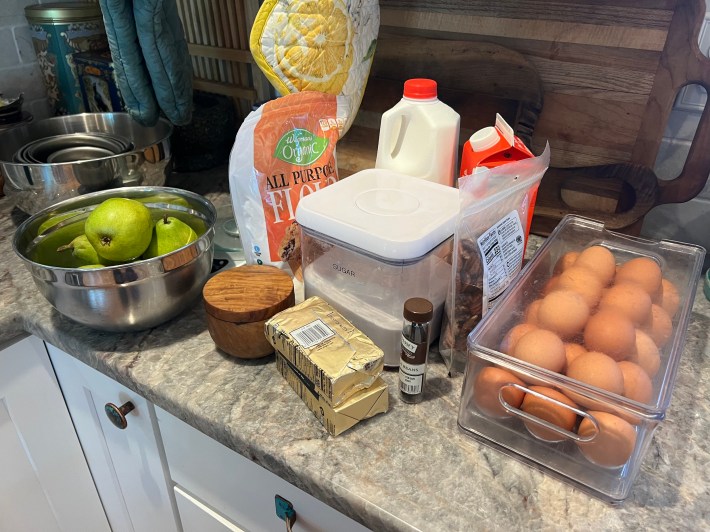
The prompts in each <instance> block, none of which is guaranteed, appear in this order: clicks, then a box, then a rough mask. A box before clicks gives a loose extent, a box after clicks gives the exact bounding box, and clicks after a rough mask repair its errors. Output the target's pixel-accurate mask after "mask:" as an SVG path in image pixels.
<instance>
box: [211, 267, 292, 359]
mask: <svg viewBox="0 0 710 532" xmlns="http://www.w3.org/2000/svg"><path fill="white" fill-rule="evenodd" d="M202 297H203V299H204V302H205V309H206V310H207V328H208V330H209V332H210V336H212V340H214V343H215V344H217V347H219V348H220V349H221V350H222V351H224V352H226V353H229V354H230V355H232V356H235V357H239V358H261V357H264V356H266V355H270V354H271V353H273V352H274V348H273V347H272V346H271V344H270V343H269V341H268V340H267V339H266V336H265V335H264V323H265V322H266V320H268V319H269V318H271V317H272V316H273V315H275V314H277V313H279V312H281V311H282V310H285V309H287V308H289V307H292V306H293V305H294V304H295V295H294V290H293V281H292V280H291V276H290V275H289V274H288V273H286V272H284V271H283V270H279V269H278V268H276V267H274V266H261V265H250V266H239V267H237V268H232V269H230V270H227V271H224V272H221V273H218V274H217V275H215V276H214V277H212V278H211V279H210V280H209V281H207V283H206V284H205V286H204V288H203V290H202Z"/></svg>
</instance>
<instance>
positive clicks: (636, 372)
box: [617, 360, 653, 403]
mask: <svg viewBox="0 0 710 532" xmlns="http://www.w3.org/2000/svg"><path fill="white" fill-rule="evenodd" d="M617 364H619V368H620V369H621V373H622V375H623V376H624V397H628V398H629V399H632V400H634V401H638V402H639V403H648V402H649V401H650V400H651V397H653V384H652V383H651V379H650V378H649V377H648V374H647V373H646V371H645V370H644V369H643V368H642V367H641V366H639V365H638V364H634V363H633V362H629V361H628V360H622V361H621V362H617Z"/></svg>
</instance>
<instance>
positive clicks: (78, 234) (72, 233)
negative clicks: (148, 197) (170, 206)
mask: <svg viewBox="0 0 710 532" xmlns="http://www.w3.org/2000/svg"><path fill="white" fill-rule="evenodd" d="M174 203H178V204H179V203H180V202H179V201H175V202H174ZM75 216H76V213H72V212H69V213H62V214H58V215H56V216H53V217H51V218H49V219H47V220H46V221H45V222H43V223H42V224H41V225H40V227H39V228H38V231H37V233H38V235H40V236H38V238H41V239H42V240H41V241H40V245H39V246H37V248H36V249H35V252H34V253H33V257H32V258H33V260H35V261H36V262H40V263H42V264H45V265H47V266H59V267H73V268H83V269H92V268H103V267H105V266H116V265H121V264H127V263H130V262H133V261H136V260H144V259H151V258H154V257H159V256H161V255H165V254H167V253H171V252H172V251H175V250H177V249H180V248H181V247H183V246H186V245H188V244H190V243H191V242H194V241H195V240H197V238H198V236H199V235H198V231H199V232H200V233H202V232H204V231H200V226H199V224H197V223H192V224H190V223H186V222H185V221H183V220H181V219H180V218H178V217H176V216H173V215H171V212H170V211H169V210H167V211H166V210H160V211H157V210H155V209H151V208H149V206H147V205H146V201H145V200H141V201H137V200H135V199H130V198H122V197H117V198H109V199H107V200H104V201H103V202H102V203H100V204H99V205H97V206H96V208H94V209H93V210H92V211H91V212H90V213H89V215H88V216H87V217H79V220H78V221H76V222H75V223H72V217H75ZM182 217H183V218H184V216H182ZM195 221H196V220H195ZM55 226H56V228H55V230H53V231H52V230H51V228H52V227H55ZM195 228H197V229H198V231H196V230H195Z"/></svg>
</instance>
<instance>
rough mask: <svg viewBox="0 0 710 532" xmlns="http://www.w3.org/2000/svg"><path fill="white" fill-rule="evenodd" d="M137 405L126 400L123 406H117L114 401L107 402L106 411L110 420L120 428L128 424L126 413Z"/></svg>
mask: <svg viewBox="0 0 710 532" xmlns="http://www.w3.org/2000/svg"><path fill="white" fill-rule="evenodd" d="M134 408H135V406H133V403H131V402H130V401H126V402H125V403H123V404H122V405H121V406H116V405H115V404H113V403H106V406H104V411H105V412H106V417H108V419H109V421H110V422H111V423H113V424H114V425H116V426H117V427H118V428H119V429H125V428H126V427H127V426H128V421H127V420H126V414H128V413H129V412H130V411H131V410H133V409H134Z"/></svg>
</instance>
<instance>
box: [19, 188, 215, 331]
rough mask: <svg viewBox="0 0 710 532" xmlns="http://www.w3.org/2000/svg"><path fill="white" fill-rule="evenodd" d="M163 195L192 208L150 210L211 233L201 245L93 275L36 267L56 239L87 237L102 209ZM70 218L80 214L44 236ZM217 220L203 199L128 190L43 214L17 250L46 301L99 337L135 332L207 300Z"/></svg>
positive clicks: (25, 228)
mask: <svg viewBox="0 0 710 532" xmlns="http://www.w3.org/2000/svg"><path fill="white" fill-rule="evenodd" d="M159 194H172V195H175V196H179V197H180V198H182V199H184V200H185V201H186V202H187V204H188V206H189V207H185V206H181V205H173V204H168V203H164V202H163V201H162V200H159V199H158V200H151V201H149V202H147V203H146V205H147V206H148V207H149V208H150V209H151V212H152V213H153V214H154V218H155V219H157V218H159V217H160V216H161V215H162V214H164V213H167V214H169V215H170V216H175V217H176V218H179V219H181V220H183V221H185V222H190V223H191V224H198V225H200V224H202V227H204V229H205V231H204V233H203V234H202V235H201V236H200V237H199V238H198V239H197V240H196V241H194V242H192V243H190V244H188V245H187V246H184V247H182V248H180V249H178V250H176V251H174V252H172V253H169V254H167V255H162V256H160V257H155V258H152V259H147V260H140V261H136V262H132V263H129V264H125V265H121V266H107V267H104V268H97V269H89V270H85V269H79V268H62V267H54V266H46V265H43V264H40V263H39V262H35V260H34V259H35V258H36V257H35V251H36V250H37V249H38V246H39V245H41V243H42V241H43V240H44V239H46V238H51V235H53V234H54V235H55V237H56V236H58V235H61V237H62V238H63V239H65V240H71V239H72V238H73V237H74V236H75V235H79V234H82V233H83V232H84V229H83V227H84V220H85V219H86V217H87V216H88V215H89V213H90V212H91V210H93V208H95V206H97V205H98V204H100V203H101V202H102V201H104V200H106V199H108V198H113V197H124V198H133V199H139V198H150V197H153V198H154V197H156V195H159ZM163 197H164V196H163ZM70 211H76V215H75V216H73V217H70V218H67V219H65V220H63V221H62V222H60V223H58V224H56V225H55V226H53V227H52V228H50V229H47V230H45V231H44V232H43V233H42V235H41V236H38V235H37V232H38V229H39V227H40V225H42V224H43V223H44V222H45V221H46V220H48V219H49V218H51V217H53V216H57V215H61V214H62V213H67V212H70ZM216 220H217V211H216V210H215V207H214V205H212V203H211V202H210V201H209V200H208V199H206V198H204V197H203V196H200V195H199V194H195V193H193V192H188V191H186V190H181V189H177V188H170V187H124V188H120V189H111V190H104V191H100V192H92V193H90V194H85V195H82V196H78V197H76V198H71V199H68V200H65V201H63V202H61V203H58V204H56V205H54V206H52V207H48V208H46V209H44V210H42V211H40V212H38V213H37V214H35V215H34V216H31V217H30V218H28V219H27V220H25V222H23V223H22V225H20V227H18V229H17V231H16V232H15V237H14V239H13V242H12V245H13V249H14V250H15V253H17V254H18V255H19V257H20V258H21V259H22V261H23V262H24V263H25V266H27V268H28V269H29V271H30V273H31V274H32V278H33V279H34V282H35V284H36V285H37V287H38V288H39V290H40V292H41V293H42V295H43V296H44V297H45V298H47V300H48V301H49V302H50V303H51V304H52V305H53V306H54V308H56V309H57V310H58V311H59V312H60V313H61V314H63V315H65V316H67V317H68V318H71V319H73V320H74V321H77V322H79V323H82V324H84V325H86V326H88V327H92V328H94V329H100V330H104V331H116V332H124V331H135V330H142V329H148V328H150V327H155V326H157V325H159V324H161V323H164V322H165V321H167V320H169V319H170V318H172V317H174V316H176V315H177V314H179V313H180V312H182V311H183V310H184V309H185V308H187V307H188V306H189V305H190V304H191V303H193V302H194V301H195V300H196V299H197V298H198V297H199V296H200V295H201V293H202V286H203V285H204V283H205V282H206V281H207V278H208V277H209V274H210V270H211V268H212V254H213V246H212V243H213V240H214V225H215V222H216ZM198 228H199V227H198ZM59 231H64V233H59ZM65 233H66V236H65ZM198 234H200V232H198ZM48 242H51V241H48Z"/></svg>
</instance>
